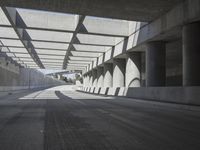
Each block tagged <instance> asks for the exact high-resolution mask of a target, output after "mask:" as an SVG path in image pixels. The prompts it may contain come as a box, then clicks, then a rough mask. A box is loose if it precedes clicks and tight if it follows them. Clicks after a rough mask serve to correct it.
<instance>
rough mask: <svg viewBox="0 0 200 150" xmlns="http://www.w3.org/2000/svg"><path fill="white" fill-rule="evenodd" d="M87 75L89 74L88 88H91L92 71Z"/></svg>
mask: <svg viewBox="0 0 200 150" xmlns="http://www.w3.org/2000/svg"><path fill="white" fill-rule="evenodd" d="M88 74H89V87H92V83H93V76H92V71H90V72H89V73H88Z"/></svg>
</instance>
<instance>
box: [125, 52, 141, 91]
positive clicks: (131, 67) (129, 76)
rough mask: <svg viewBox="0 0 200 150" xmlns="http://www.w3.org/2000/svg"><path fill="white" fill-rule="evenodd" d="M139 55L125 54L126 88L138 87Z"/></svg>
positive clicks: (139, 77) (137, 53) (133, 53)
mask: <svg viewBox="0 0 200 150" xmlns="http://www.w3.org/2000/svg"><path fill="white" fill-rule="evenodd" d="M140 72H141V53H140V52H131V53H127V59H126V87H140V81H141V75H140Z"/></svg>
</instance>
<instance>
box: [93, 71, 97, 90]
mask: <svg viewBox="0 0 200 150" xmlns="http://www.w3.org/2000/svg"><path fill="white" fill-rule="evenodd" d="M92 77H93V79H92V80H93V81H92V86H94V87H96V86H97V80H98V78H97V69H93V70H92Z"/></svg>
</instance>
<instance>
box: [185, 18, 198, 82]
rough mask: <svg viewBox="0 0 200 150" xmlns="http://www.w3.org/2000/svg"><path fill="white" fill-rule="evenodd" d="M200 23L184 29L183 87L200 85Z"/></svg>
mask: <svg viewBox="0 0 200 150" xmlns="http://www.w3.org/2000/svg"><path fill="white" fill-rule="evenodd" d="M199 39H200V22H194V23H191V24H188V25H185V26H184V27H183V85H184V86H199V85H200V70H199V64H200V42H199Z"/></svg>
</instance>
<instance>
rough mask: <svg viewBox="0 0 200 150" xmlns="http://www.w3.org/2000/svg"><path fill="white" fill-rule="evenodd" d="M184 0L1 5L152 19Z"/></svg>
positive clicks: (19, 0) (13, 0)
mask: <svg viewBox="0 0 200 150" xmlns="http://www.w3.org/2000/svg"><path fill="white" fill-rule="evenodd" d="M181 1H184V0H43V1H41V0H40V1H39V0H2V1H1V6H12V7H21V8H31V9H40V10H48V11H56V12H65V13H73V14H80V15H90V16H99V17H106V18H116V19H126V20H133V21H143V22H148V21H152V20H154V19H155V18H158V17H159V16H160V15H162V14H164V13H165V12H166V11H168V10H169V9H171V8H172V7H174V6H175V5H176V4H177V3H179V2H181Z"/></svg>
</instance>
